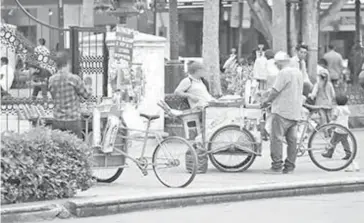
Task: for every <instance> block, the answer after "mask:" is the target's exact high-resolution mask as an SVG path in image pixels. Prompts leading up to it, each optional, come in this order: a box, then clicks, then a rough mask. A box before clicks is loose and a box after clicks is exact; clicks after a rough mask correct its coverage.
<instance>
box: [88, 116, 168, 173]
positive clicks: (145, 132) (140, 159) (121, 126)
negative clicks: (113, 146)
mask: <svg viewBox="0 0 364 223" xmlns="http://www.w3.org/2000/svg"><path fill="white" fill-rule="evenodd" d="M91 118H92V116H89V117H88V118H86V119H85V121H86V128H85V129H86V130H85V135H86V137H85V141H88V137H89V132H88V129H89V120H90V119H91ZM150 125H151V121H150V120H148V122H147V127H146V129H145V130H140V129H132V128H127V127H126V126H125V125H124V124H123V123H122V119H121V117H119V126H118V128H119V130H126V131H127V132H131V131H133V132H138V133H141V134H142V135H141V136H134V137H129V136H120V137H121V138H122V139H126V140H131V141H138V142H140V141H142V142H143V146H142V152H141V155H140V157H138V158H134V157H132V156H130V155H129V154H128V153H127V152H124V151H123V150H117V151H118V152H119V153H120V155H122V156H125V157H126V158H128V159H130V160H132V161H133V162H134V163H135V164H136V165H137V166H138V167H139V168H140V169H141V170H145V169H146V168H147V166H148V165H145V163H144V162H143V158H145V152H146V146H147V142H148V139H149V136H150V135H152V136H154V138H155V139H156V140H157V143H158V144H161V142H162V141H163V138H162V136H161V134H159V133H158V132H156V131H150ZM102 138H103V140H104V137H102ZM102 144H103V141H102V142H101V143H100V147H101V146H102ZM96 147H97V146H96ZM120 167H124V166H120Z"/></svg>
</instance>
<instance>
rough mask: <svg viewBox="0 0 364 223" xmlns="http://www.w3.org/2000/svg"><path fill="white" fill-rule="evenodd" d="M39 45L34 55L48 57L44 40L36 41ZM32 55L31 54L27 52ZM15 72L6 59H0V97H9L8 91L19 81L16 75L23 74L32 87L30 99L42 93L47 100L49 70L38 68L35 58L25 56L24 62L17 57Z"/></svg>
mask: <svg viewBox="0 0 364 223" xmlns="http://www.w3.org/2000/svg"><path fill="white" fill-rule="evenodd" d="M38 43H39V45H38V46H36V47H35V48H34V53H35V54H34V55H39V54H41V55H43V56H49V55H50V51H49V49H48V48H47V47H46V46H45V44H46V40H45V39H44V38H40V39H39V40H38ZM29 54H33V52H29ZM15 68H16V70H14V69H13V68H12V67H11V66H10V64H9V58H8V57H1V70H0V72H1V73H0V75H1V76H0V87H1V97H2V98H3V97H9V96H11V93H10V89H12V88H14V85H15V82H16V81H17V80H18V79H19V77H16V74H18V76H19V74H20V73H25V76H26V77H25V78H26V79H27V80H29V84H30V86H31V87H32V89H33V90H32V98H33V99H36V98H37V97H38V95H39V92H41V93H42V97H43V98H44V99H47V98H48V79H49V78H50V76H51V73H50V71H49V70H47V69H45V68H43V67H42V66H40V64H39V63H38V61H37V58H35V57H34V56H27V58H26V60H25V61H23V60H22V59H21V58H20V57H18V56H17V61H16V66H15Z"/></svg>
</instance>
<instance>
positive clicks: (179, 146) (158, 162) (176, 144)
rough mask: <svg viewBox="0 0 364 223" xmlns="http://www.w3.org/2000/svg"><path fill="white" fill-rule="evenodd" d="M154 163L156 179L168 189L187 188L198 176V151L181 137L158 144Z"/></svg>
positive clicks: (171, 138) (174, 137) (167, 139)
mask: <svg viewBox="0 0 364 223" xmlns="http://www.w3.org/2000/svg"><path fill="white" fill-rule="evenodd" d="M152 162H153V170H154V173H155V175H156V177H157V178H158V180H159V181H160V182H161V183H162V184H163V185H165V186H166V187H174V188H177V187H186V186H188V185H189V184H190V183H191V182H192V181H193V179H194V178H195V176H196V172H197V154H196V151H195V150H194V149H193V147H192V146H191V145H190V144H189V143H188V142H187V141H186V140H185V139H183V138H180V137H176V136H172V137H168V138H166V139H164V140H163V141H162V142H161V143H160V144H158V145H157V147H156V148H155V150H154V153H153V157H152Z"/></svg>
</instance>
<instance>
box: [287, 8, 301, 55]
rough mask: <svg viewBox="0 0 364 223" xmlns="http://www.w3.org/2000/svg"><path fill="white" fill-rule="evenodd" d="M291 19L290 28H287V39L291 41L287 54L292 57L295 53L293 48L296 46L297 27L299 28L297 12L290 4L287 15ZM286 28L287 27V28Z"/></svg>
mask: <svg viewBox="0 0 364 223" xmlns="http://www.w3.org/2000/svg"><path fill="white" fill-rule="evenodd" d="M289 16H290V18H291V24H290V25H291V27H289V29H290V31H289V34H290V36H289V38H290V39H291V45H290V49H288V51H289V53H290V54H291V55H293V53H294V52H295V47H296V46H297V45H298V27H299V21H298V19H299V12H298V10H296V7H295V5H293V4H291V10H290V14H289ZM287 28H288V27H287Z"/></svg>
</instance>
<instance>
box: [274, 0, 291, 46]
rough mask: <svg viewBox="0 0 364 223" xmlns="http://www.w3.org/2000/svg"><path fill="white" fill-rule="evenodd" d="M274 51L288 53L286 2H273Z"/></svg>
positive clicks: (279, 0) (278, 0)
mask: <svg viewBox="0 0 364 223" xmlns="http://www.w3.org/2000/svg"><path fill="white" fill-rule="evenodd" d="M272 9H273V15H272V16H273V19H272V20H273V24H272V32H273V35H272V36H273V46H272V48H273V50H274V51H276V52H277V51H280V50H282V51H284V52H287V28H288V27H287V8H286V0H274V2H273V6H272Z"/></svg>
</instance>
